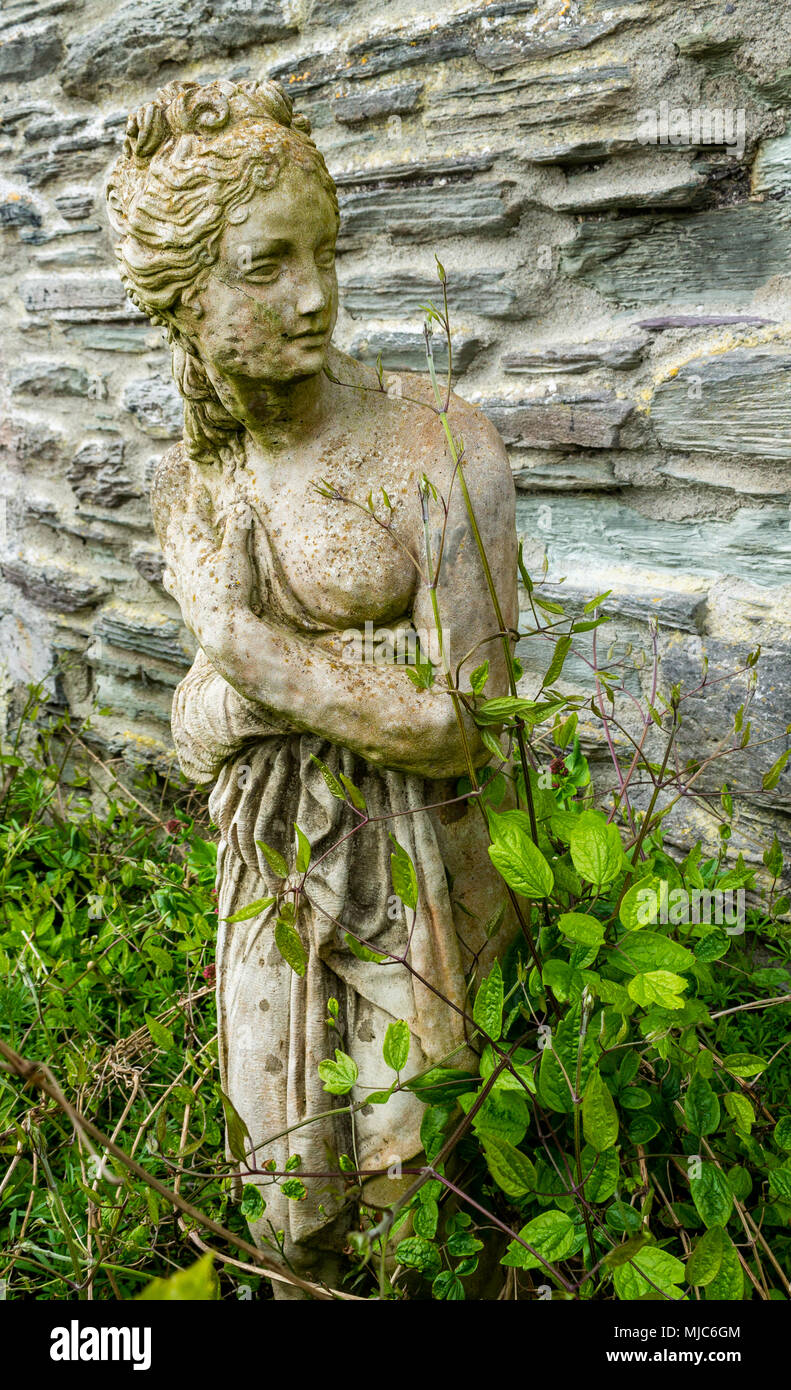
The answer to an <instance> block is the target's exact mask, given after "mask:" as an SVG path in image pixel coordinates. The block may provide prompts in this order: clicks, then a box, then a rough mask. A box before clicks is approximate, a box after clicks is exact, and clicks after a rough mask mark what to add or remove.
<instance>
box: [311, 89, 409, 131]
mask: <svg viewBox="0 0 791 1390" xmlns="http://www.w3.org/2000/svg"><path fill="white" fill-rule="evenodd" d="M422 90H423V83H422V82H402V83H399V84H398V85H397V86H392V87H380V88H378V89H377V90H376V91H369V90H366V91H361V92H357V91H350V92H347V93H344V94H343V95H342V96H338V97H336V99H335V101H334V102H333V106H332V114H333V115H334V117H335V119H336V121H340V122H341V124H342V125H359V124H360V123H361V122H362V121H370V120H376V119H378V118H380V117H382V116H391V115H397V116H403V115H406V114H407V113H408V112H410V111H414V110H415V108H416V107H417V105H418V102H419V100H420V94H421V92H422Z"/></svg>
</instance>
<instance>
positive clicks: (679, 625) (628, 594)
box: [541, 579, 708, 640]
mask: <svg viewBox="0 0 791 1390" xmlns="http://www.w3.org/2000/svg"><path fill="white" fill-rule="evenodd" d="M541 594H542V597H544V598H548V599H551V600H552V601H553V602H556V603H562V604H563V607H564V609H565V611H566V613H567V615H568V616H570V617H574V618H579V617H582V616H583V609H584V607H585V604H586V603H589V602H590V600H591V598H593V597H595V595H594V594H591V593H589V592H588V591H587V590H586V589H582V588H580V587H579V585H576V584H575V585H569V584H542V585H541ZM707 594H708V589H707V587H706V585H705V584H704V583H702V582H700V583H699V584H698V587H697V588H694V589H691V590H690V589H680V588H679V589H668V588H662V587H659V586H658V585H657V584H656V581H655V580H654V581H653V582H652V580H651V579H647V582H645V583H644V584H641V585H640V586H639V587H635V588H632V589H629V588H626V587H622V586H621V585H619V584H617V581H616V587H614V588H613V590H612V592H611V593H609V594H608V596H607V598H605V599H602V601H601V603H600V604H599V608H600V609H601V611H602V613H612V614H618V615H621V616H623V617H626V618H636V619H637V620H638V621H639V622H642V623H647V622H650V621H651V620H653V621H655V622H657V623H659V625H660V626H661V627H668V628H674V629H676V630H677V631H680V632H694V633H699V632H700V631H701V630H702V627H703V623H704V622H705V617H706V599H707ZM585 616H586V617H587V616H589V615H587V614H586V615H585ZM608 640H609V636H608Z"/></svg>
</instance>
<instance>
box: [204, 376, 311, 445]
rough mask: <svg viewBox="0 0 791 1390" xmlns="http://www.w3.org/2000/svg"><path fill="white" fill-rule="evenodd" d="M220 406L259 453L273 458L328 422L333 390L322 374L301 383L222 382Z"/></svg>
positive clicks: (242, 378) (234, 380) (302, 440)
mask: <svg viewBox="0 0 791 1390" xmlns="http://www.w3.org/2000/svg"><path fill="white" fill-rule="evenodd" d="M223 395H224V397H225V399H224V401H223V404H225V405H226V408H227V409H229V410H230V411H231V413H232V414H233V415H234V416H235V418H236V419H237V420H238V421H239V423H240V424H241V425H243V426H244V428H245V429H246V431H247V433H248V434H249V435H251V436H252V438H253V440H254V442H255V444H256V445H257V446H258V448H259V449H260V450H262V451H263V452H264V453H266V454H268V455H270V456H271V455H276V454H278V453H282V452H283V451H284V450H294V449H295V448H298V447H299V445H300V444H301V443H303V442H307V440H309V439H311V438H312V437H313V436H314V435H315V434H316V433H317V432H318V431H319V430H320V429H321V427H322V425H323V424H324V423H325V421H326V420H327V419H328V418H329V416H330V414H331V410H332V395H333V388H332V384H331V382H330V380H329V378H328V377H327V376H326V375H325V374H324V372H323V371H322V372H319V373H318V374H317V375H315V376H310V377H306V378H304V379H303V380H301V381H287V382H283V381H254V380H251V379H250V378H248V377H234V378H232V379H230V380H228V379H226V381H225V383H224V391H223Z"/></svg>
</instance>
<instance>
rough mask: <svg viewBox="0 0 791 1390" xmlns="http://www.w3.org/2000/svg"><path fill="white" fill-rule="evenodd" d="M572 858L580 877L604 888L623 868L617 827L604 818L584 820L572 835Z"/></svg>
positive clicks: (597, 886)
mask: <svg viewBox="0 0 791 1390" xmlns="http://www.w3.org/2000/svg"><path fill="white" fill-rule="evenodd" d="M570 848H571V858H572V862H573V864H574V868H575V869H576V870H577V873H578V874H581V875H582V877H583V878H584V879H585V880H586V881H587V882H588V883H591V884H593V887H594V888H604V887H606V885H607V884H608V883H612V881H613V879H616V878H617V877H618V874H619V873H620V872H621V869H622V868H623V862H624V855H623V846H622V845H621V837H620V835H619V833H618V827H617V825H608V824H607V822H606V821H605V819H604V817H603V816H597V817H596V818H595V819H593V817H592V816H590V817H589V816H586V817H584V818H583V817H581V818H580V820H579V822H578V824H577V825H576V826H575V828H574V830H573V831H572V834H571V842H570Z"/></svg>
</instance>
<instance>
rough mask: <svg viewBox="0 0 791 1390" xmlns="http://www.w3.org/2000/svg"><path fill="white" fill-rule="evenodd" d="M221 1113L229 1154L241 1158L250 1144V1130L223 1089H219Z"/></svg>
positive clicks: (248, 1149) (244, 1155)
mask: <svg viewBox="0 0 791 1390" xmlns="http://www.w3.org/2000/svg"><path fill="white" fill-rule="evenodd" d="M220 1100H221V1101H222V1108H223V1114H224V1116H225V1132H226V1137H227V1140H228V1148H229V1149H230V1151H231V1156H232V1157H233V1158H236V1159H241V1160H243V1159H244V1158H245V1157H246V1155H247V1154H248V1152H249V1151H250V1149H251V1148H252V1144H251V1142H250V1131H249V1129H248V1128H247V1125H246V1124H245V1122H244V1120H243V1119H242V1117H241V1115H240V1114H239V1111H238V1110H237V1109H236V1107H235V1105H234V1104H233V1102H232V1101H231V1100H230V1098H229V1097H228V1096H226V1094H225V1092H224V1091H220Z"/></svg>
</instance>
